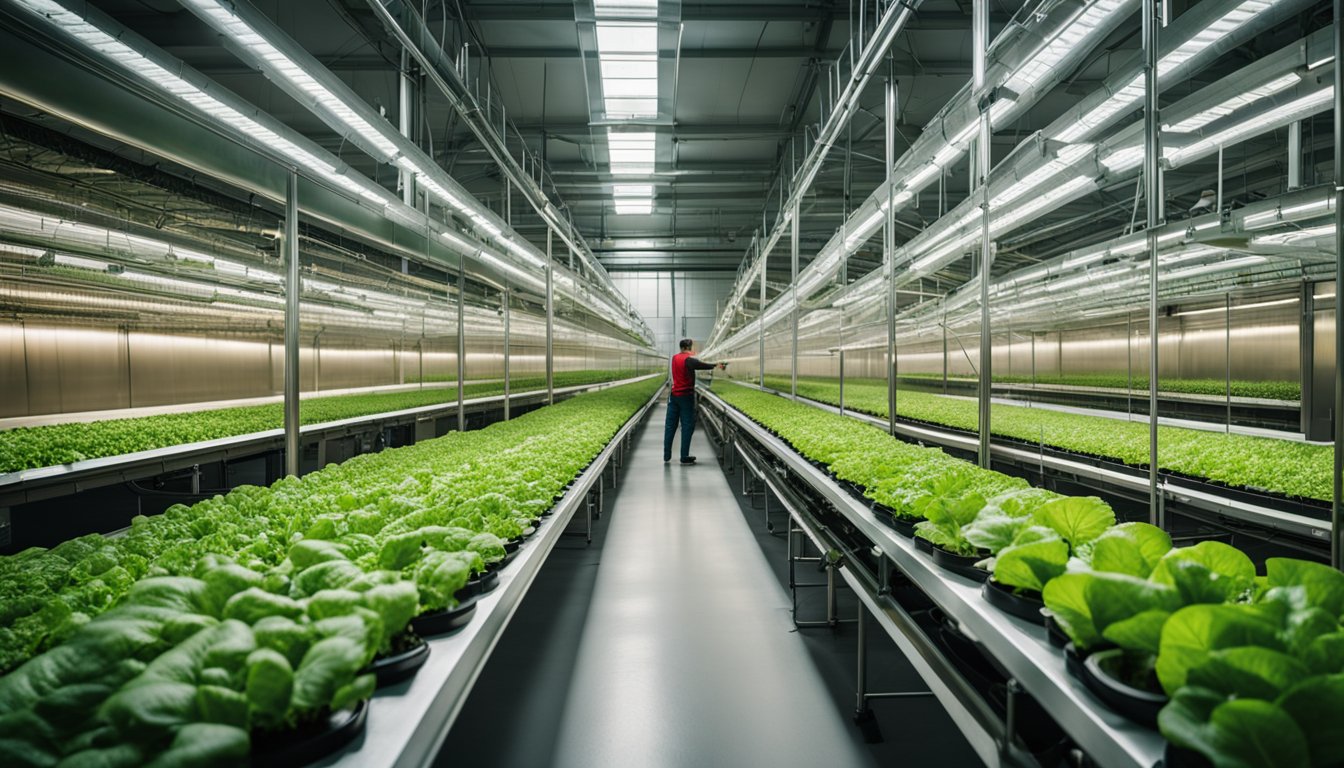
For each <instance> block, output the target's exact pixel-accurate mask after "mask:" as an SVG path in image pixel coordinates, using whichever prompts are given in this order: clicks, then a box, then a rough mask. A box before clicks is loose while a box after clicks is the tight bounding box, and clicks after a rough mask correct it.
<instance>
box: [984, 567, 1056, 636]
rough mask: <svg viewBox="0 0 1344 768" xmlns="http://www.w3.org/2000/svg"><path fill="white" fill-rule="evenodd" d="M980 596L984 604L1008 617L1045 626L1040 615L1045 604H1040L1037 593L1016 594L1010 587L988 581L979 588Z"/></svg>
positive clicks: (1042, 615) (1043, 619) (1043, 616)
mask: <svg viewBox="0 0 1344 768" xmlns="http://www.w3.org/2000/svg"><path fill="white" fill-rule="evenodd" d="M980 594H981V595H982V596H983V597H984V598H985V601H986V602H988V603H989V604H990V605H992V606H994V607H995V608H998V609H999V610H1000V611H1003V612H1004V613H1006V614H1008V615H1009V616H1016V617H1017V618H1019V619H1022V620H1023V621H1029V622H1031V623H1032V624H1036V625H1038V626H1042V627H1043V626H1045V615H1044V614H1043V613H1042V611H1044V610H1045V603H1044V602H1042V600H1041V598H1040V593H1039V592H1034V593H1031V594H1028V595H1022V594H1018V593H1017V592H1015V591H1014V590H1013V588H1012V587H1010V586H1007V585H1005V584H1000V583H999V582H997V581H995V580H993V579H989V580H988V581H986V582H985V586H983V587H981V588H980ZM1033 595H1034V596H1033Z"/></svg>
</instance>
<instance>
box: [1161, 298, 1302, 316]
mask: <svg viewBox="0 0 1344 768" xmlns="http://www.w3.org/2000/svg"><path fill="white" fill-rule="evenodd" d="M1296 303H1297V299H1275V300H1274V301H1257V302H1253V303H1251V304H1233V305H1232V306H1231V307H1212V308H1210V309H1187V310H1184V311H1181V312H1175V313H1173V314H1172V316H1173V317H1190V316H1192V315H1213V314H1219V315H1221V314H1224V313H1226V312H1227V311H1228V310H1229V309H1231V310H1232V311H1233V312H1235V311H1237V310H1239V309H1264V308H1265V307H1281V306H1284V305H1285V304H1296Z"/></svg>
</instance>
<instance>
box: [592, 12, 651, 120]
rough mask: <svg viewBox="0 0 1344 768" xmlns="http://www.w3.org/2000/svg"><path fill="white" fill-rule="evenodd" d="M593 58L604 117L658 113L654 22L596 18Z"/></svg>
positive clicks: (646, 115) (638, 116)
mask: <svg viewBox="0 0 1344 768" xmlns="http://www.w3.org/2000/svg"><path fill="white" fill-rule="evenodd" d="M654 12H655V14H656V12H657V8H656V4H655V7H654ZM597 60H598V67H599V69H600V70H601V74H602V103H603V109H604V110H605V111H606V115H607V119H609V120H621V119H639V118H650V117H657V116H658V25H657V24H654V23H649V22H612V21H598V22H597Z"/></svg>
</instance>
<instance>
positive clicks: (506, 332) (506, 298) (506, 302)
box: [501, 285, 513, 421]
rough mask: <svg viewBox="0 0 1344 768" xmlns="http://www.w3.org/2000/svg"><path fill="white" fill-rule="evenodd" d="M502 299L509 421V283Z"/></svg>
mask: <svg viewBox="0 0 1344 768" xmlns="http://www.w3.org/2000/svg"><path fill="white" fill-rule="evenodd" d="M501 299H502V300H503V302H504V420H505V421H508V420H509V410H510V408H509V406H510V401H511V398H510V392H509V386H510V384H511V383H512V382H511V380H510V376H509V374H510V371H509V358H510V356H511V353H510V344H509V316H510V315H512V314H513V312H512V308H511V307H510V306H509V305H510V304H512V303H513V302H512V291H510V290H509V286H508V285H505V286H504V295H503V296H502V297H501Z"/></svg>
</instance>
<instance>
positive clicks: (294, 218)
mask: <svg viewBox="0 0 1344 768" xmlns="http://www.w3.org/2000/svg"><path fill="white" fill-rule="evenodd" d="M285 192H286V194H285V235H284V247H285V475H286V476H290V475H292V476H294V477H298V476H299V297H300V296H301V295H302V293H303V286H302V284H301V283H300V282H299V172H298V171H296V170H293V169H290V171H289V183H288V185H287V188H286V190H285Z"/></svg>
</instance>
